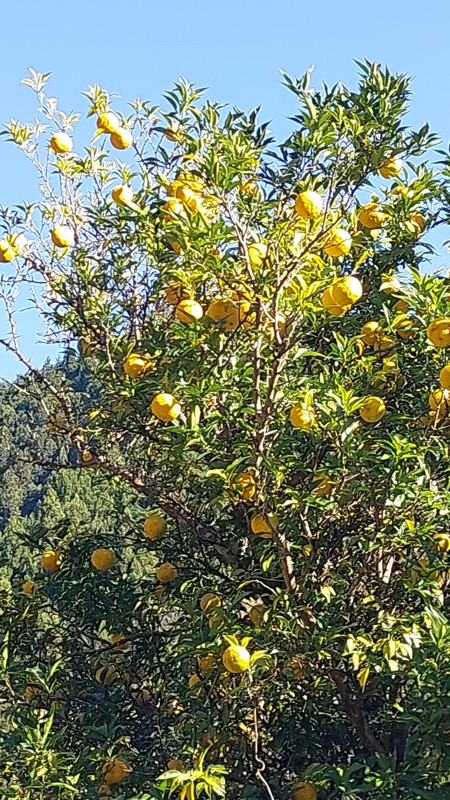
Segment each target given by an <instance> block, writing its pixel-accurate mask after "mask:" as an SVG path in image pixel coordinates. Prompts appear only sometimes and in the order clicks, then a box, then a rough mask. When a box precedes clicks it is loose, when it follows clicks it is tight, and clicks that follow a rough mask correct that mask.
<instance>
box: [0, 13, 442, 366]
mask: <svg viewBox="0 0 450 800" xmlns="http://www.w3.org/2000/svg"><path fill="white" fill-rule="evenodd" d="M1 23H2V43H1V47H0V74H1V76H2V80H1V84H0V120H1V121H5V120H7V119H9V117H11V116H12V117H15V118H18V119H20V120H23V121H27V120H30V119H32V118H33V115H34V112H35V107H34V97H33V95H32V93H31V92H30V90H29V89H27V88H26V87H24V86H22V85H21V83H20V81H21V78H23V77H24V76H25V74H26V68H27V67H28V66H31V67H33V68H34V69H36V70H38V71H40V72H49V71H51V72H52V78H51V83H50V94H51V95H53V96H56V97H58V98H59V100H60V106H61V107H62V108H63V109H64V110H66V111H69V110H72V109H74V110H84V109H85V108H86V105H85V101H84V100H83V98H81V97H80V93H81V92H82V91H84V90H85V89H86V87H87V86H88V84H94V83H98V84H100V85H101V86H103V87H104V88H106V89H108V90H110V91H116V92H119V93H120V94H121V95H122V98H123V100H122V101H121V102H123V108H125V101H127V100H131V99H133V98H135V97H136V96H138V95H139V96H140V97H141V98H145V99H151V100H153V101H155V102H159V99H160V95H161V92H162V91H164V90H165V89H167V88H168V87H170V85H171V83H172V82H173V81H174V80H176V79H177V78H178V77H180V76H181V75H184V76H186V77H187V78H189V79H190V80H191V81H193V82H195V83H197V84H200V85H202V86H208V87H209V93H210V95H211V97H214V99H217V100H221V101H225V102H231V103H232V104H234V105H237V106H239V107H241V108H244V109H248V108H250V107H254V106H255V105H258V104H262V106H263V114H262V116H263V118H264V119H270V120H273V125H272V130H273V131H274V132H275V133H279V134H281V135H283V134H285V133H286V132H287V130H288V128H287V123H286V121H285V120H286V117H287V116H289V115H290V114H292V113H293V112H294V109H295V106H294V100H295V98H294V96H293V95H290V93H289V92H287V90H285V89H283V88H282V87H281V86H280V80H279V73H278V69H279V68H280V67H281V68H282V69H284V70H286V71H287V72H288V73H290V74H294V75H299V74H300V73H302V72H303V71H304V70H305V69H306V68H308V67H309V66H311V65H312V64H314V65H315V77H314V79H313V82H314V83H315V84H319V83H320V81H322V80H325V81H327V82H328V83H335V82H337V81H343V82H346V83H350V84H352V83H354V82H355V79H356V67H355V65H354V64H353V61H352V59H358V60H362V59H364V58H368V59H370V60H376V61H380V62H382V63H387V64H388V65H389V67H390V68H391V70H393V71H402V72H407V73H409V74H411V75H412V76H413V77H414V85H413V89H414V94H415V97H414V103H413V106H412V111H411V115H410V121H411V123H412V124H413V125H420V124H421V123H422V122H424V121H429V122H430V124H431V127H432V129H433V130H436V131H440V132H441V133H442V137H443V140H444V142H445V143H447V142H448V140H449V139H450V104H449V90H448V76H449V75H450V46H449V45H450V4H449V2H448V0H429V1H428V2H427V3H423V2H420V3H419V2H418V0H410V2H407V1H406V0H378V1H377V2H376V3H367V2H363V0H359V1H358V2H356V0H321V2H314V0H309V2H304V0H284V2H279V3H277V2H273V1H272V2H269V0H258V1H257V0H226V2H223V3H220V2H212V0H208V2H206V0H190V2H186V1H185V0H183V2H181V0H170V1H169V2H161V0H159V1H158V2H155V1H154V0H128V2H123V0H120V2H119V0H109V2H105V0H77V2H68V3H64V2H62V0H58V2H56V0H41V1H40V2H35V0H22V2H21V3H18V2H6V0H4V2H3V3H2V15H1ZM118 107H120V105H119V104H118ZM0 175H1V182H0V203H1V204H3V205H8V204H13V203H19V202H21V201H22V200H23V199H25V198H33V197H34V196H36V184H35V178H34V173H33V170H32V168H31V166H29V165H28V164H27V163H26V162H24V159H23V157H22V156H21V154H20V153H19V151H17V152H16V151H15V149H14V147H13V146H12V145H10V144H7V143H5V142H4V141H3V140H0ZM36 329H37V326H36V318H35V316H34V314H33V313H32V312H30V311H28V312H26V313H22V314H21V317H20V332H21V336H22V343H23V349H24V351H25V352H26V354H27V355H28V356H29V357H31V358H32V359H33V362H34V363H35V364H36V365H37V366H38V365H39V364H41V363H42V361H43V359H44V358H45V355H46V353H47V350H48V348H44V347H43V346H40V345H38V344H36V338H37V333H36ZM3 330H4V328H3V325H2V320H0V331H3ZM16 371H17V368H16V364H15V362H13V361H12V359H9V358H7V357H5V356H4V354H3V353H2V352H0V376H7V377H11V376H13V375H14V374H15V372H16Z"/></svg>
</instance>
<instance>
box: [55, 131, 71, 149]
mask: <svg viewBox="0 0 450 800" xmlns="http://www.w3.org/2000/svg"><path fill="white" fill-rule="evenodd" d="M50 147H51V149H52V150H53V152H54V153H57V154H59V153H70V151H71V150H72V148H73V142H72V139H71V138H70V136H69V134H68V133H62V131H61V132H58V133H54V134H53V136H52V138H51V139H50Z"/></svg>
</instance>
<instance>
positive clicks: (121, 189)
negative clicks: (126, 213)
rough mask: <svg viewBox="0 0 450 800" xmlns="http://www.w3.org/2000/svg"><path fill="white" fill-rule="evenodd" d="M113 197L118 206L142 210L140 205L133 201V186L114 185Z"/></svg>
mask: <svg viewBox="0 0 450 800" xmlns="http://www.w3.org/2000/svg"><path fill="white" fill-rule="evenodd" d="M111 197H112V199H113V200H114V202H115V203H117V205H118V206H123V207H124V208H132V209H133V210H134V211H140V209H139V206H138V205H137V204H136V203H135V202H134V201H133V197H134V192H133V189H132V188H131V186H125V185H124V184H122V185H121V186H114V189H113V190H112V191H111Z"/></svg>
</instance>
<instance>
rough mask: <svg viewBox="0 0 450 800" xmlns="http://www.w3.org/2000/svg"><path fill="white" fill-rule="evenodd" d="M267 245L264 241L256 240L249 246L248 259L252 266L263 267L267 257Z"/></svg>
mask: <svg viewBox="0 0 450 800" xmlns="http://www.w3.org/2000/svg"><path fill="white" fill-rule="evenodd" d="M267 250H268V248H267V245H266V244H265V243H264V242H254V243H253V244H251V245H249V247H248V260H249V261H250V264H251V265H252V267H255V268H256V269H258V268H259V267H262V265H263V264H264V261H265V259H266V258H267Z"/></svg>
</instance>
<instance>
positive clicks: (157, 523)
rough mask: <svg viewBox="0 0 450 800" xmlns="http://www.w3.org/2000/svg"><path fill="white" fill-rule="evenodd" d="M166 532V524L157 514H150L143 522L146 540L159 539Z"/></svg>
mask: <svg viewBox="0 0 450 800" xmlns="http://www.w3.org/2000/svg"><path fill="white" fill-rule="evenodd" d="M166 531H167V522H166V520H165V519H163V517H160V516H159V514H150V516H148V517H147V519H146V520H145V522H144V533H145V535H146V537H147V539H161V537H162V536H164V534H165V533H166Z"/></svg>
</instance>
